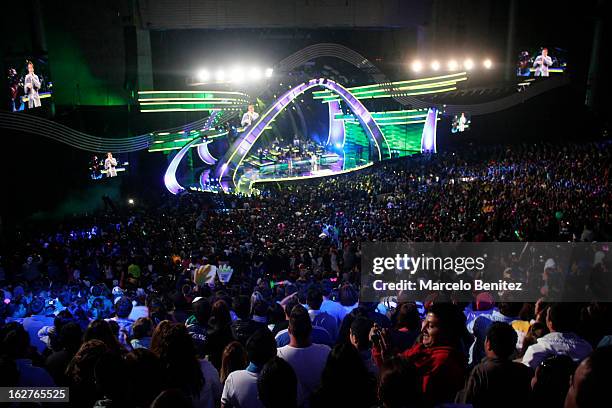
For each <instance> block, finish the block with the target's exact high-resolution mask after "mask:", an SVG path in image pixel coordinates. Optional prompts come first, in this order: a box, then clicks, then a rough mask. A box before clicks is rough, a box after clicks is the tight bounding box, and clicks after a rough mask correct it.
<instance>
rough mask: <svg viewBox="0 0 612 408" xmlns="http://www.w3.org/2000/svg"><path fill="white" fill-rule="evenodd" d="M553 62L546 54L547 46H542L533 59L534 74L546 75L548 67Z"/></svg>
mask: <svg viewBox="0 0 612 408" xmlns="http://www.w3.org/2000/svg"><path fill="white" fill-rule="evenodd" d="M552 64H553V60H552V58H550V57H549V56H548V48H542V54H541V55H538V56H537V57H536V59H535V60H534V61H533V67H534V68H535V76H541V77H547V76H548V67H550V66H551V65H552Z"/></svg>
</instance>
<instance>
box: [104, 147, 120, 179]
mask: <svg viewBox="0 0 612 408" xmlns="http://www.w3.org/2000/svg"><path fill="white" fill-rule="evenodd" d="M104 170H106V177H117V159H115V158H114V157H113V154H112V153H111V152H108V153H107V154H106V160H104Z"/></svg>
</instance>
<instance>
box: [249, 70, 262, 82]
mask: <svg viewBox="0 0 612 408" xmlns="http://www.w3.org/2000/svg"><path fill="white" fill-rule="evenodd" d="M249 78H250V79H254V80H258V79H261V70H260V69H259V68H257V67H253V68H251V69H250V70H249Z"/></svg>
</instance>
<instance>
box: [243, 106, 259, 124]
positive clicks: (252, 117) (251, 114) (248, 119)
mask: <svg viewBox="0 0 612 408" xmlns="http://www.w3.org/2000/svg"><path fill="white" fill-rule="evenodd" d="M258 117H259V113H257V112H255V106H253V105H249V107H248V108H247V112H246V113H245V114H244V115H242V120H241V121H240V124H241V125H242V126H243V127H245V126H251V125H252V124H253V122H255V121H256V120H257V118H258Z"/></svg>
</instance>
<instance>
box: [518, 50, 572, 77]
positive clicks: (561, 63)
mask: <svg viewBox="0 0 612 408" xmlns="http://www.w3.org/2000/svg"><path fill="white" fill-rule="evenodd" d="M566 68H567V51H566V50H564V49H562V48H558V47H536V48H533V49H524V50H523V51H521V52H520V53H519V55H518V61H517V65H516V75H517V76H518V77H542V78H546V77H549V76H550V75H551V74H562V73H564V72H565V70H566Z"/></svg>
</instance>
